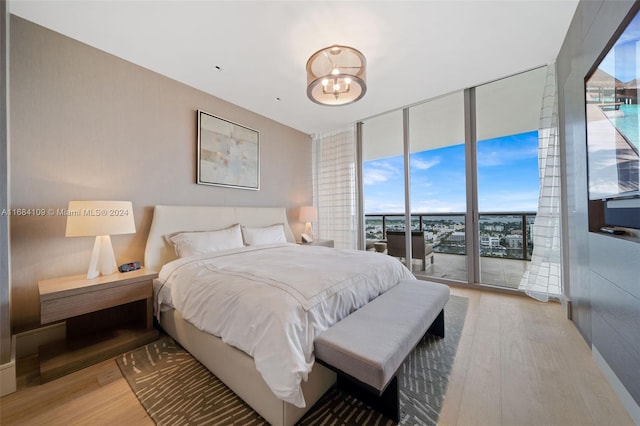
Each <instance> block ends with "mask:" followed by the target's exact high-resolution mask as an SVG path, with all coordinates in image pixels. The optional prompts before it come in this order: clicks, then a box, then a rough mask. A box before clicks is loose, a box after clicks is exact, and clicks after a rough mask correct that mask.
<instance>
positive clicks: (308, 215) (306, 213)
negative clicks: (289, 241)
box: [300, 206, 318, 238]
mask: <svg viewBox="0 0 640 426" xmlns="http://www.w3.org/2000/svg"><path fill="white" fill-rule="evenodd" d="M317 221H318V209H316V208H315V207H314V206H302V207H300V222H305V225H304V233H305V234H307V235H309V236H310V237H311V238H313V225H312V222H317Z"/></svg>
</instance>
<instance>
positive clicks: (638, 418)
mask: <svg viewBox="0 0 640 426" xmlns="http://www.w3.org/2000/svg"><path fill="white" fill-rule="evenodd" d="M591 355H592V356H593V359H594V360H595V361H596V364H598V367H600V370H601V371H602V372H603V373H604V376H605V377H606V378H607V381H608V382H609V384H610V385H611V387H612V388H613V390H614V391H615V392H616V394H618V396H619V397H620V400H621V401H622V405H624V407H625V408H626V409H627V411H628V412H629V415H630V416H631V418H632V419H633V421H634V423H635V424H637V425H640V405H638V404H637V403H636V401H635V400H634V399H633V397H632V396H631V394H630V393H629V391H627V389H626V388H625V387H624V385H623V384H622V382H621V381H620V379H618V376H616V373H614V371H613V370H612V369H611V367H609V364H607V361H606V360H605V359H604V357H603V356H602V355H601V354H600V352H598V348H596V347H595V345H591Z"/></svg>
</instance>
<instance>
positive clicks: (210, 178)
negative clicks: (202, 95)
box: [196, 110, 260, 191]
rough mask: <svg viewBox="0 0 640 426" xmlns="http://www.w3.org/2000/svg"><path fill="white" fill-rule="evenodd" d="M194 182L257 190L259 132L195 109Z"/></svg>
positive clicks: (258, 187)
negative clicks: (195, 148)
mask: <svg viewBox="0 0 640 426" xmlns="http://www.w3.org/2000/svg"><path fill="white" fill-rule="evenodd" d="M197 115H198V146H197V171H196V183H197V184H200V185H214V186H224V187H228V188H238V189H249V190H255V191H257V190H259V189H260V132H258V131H257V130H254V129H251V128H249V127H246V126H243V125H241V124H238V123H234V122H233V121H229V120H226V119H224V118H221V117H217V116H215V115H213V114H210V113H208V112H205V111H202V110H198V111H197Z"/></svg>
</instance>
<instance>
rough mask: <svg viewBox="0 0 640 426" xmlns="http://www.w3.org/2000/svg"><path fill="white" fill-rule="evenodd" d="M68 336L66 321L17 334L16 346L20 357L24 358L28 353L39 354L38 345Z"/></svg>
mask: <svg viewBox="0 0 640 426" xmlns="http://www.w3.org/2000/svg"><path fill="white" fill-rule="evenodd" d="M66 337H67V327H66V323H64V322H60V323H57V324H53V325H48V326H45V327H40V328H36V329H34V330H29V331H25V332H23V333H18V334H16V335H15V338H16V343H15V345H14V348H15V351H16V355H17V356H18V358H22V357H24V356H27V355H33V354H37V353H38V346H41V345H46V344H47V343H52V342H55V341H58V340H64V339H65V338H66Z"/></svg>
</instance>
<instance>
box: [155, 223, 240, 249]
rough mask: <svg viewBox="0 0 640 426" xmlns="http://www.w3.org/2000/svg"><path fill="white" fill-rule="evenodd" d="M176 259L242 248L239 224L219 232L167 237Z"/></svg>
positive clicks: (188, 233) (200, 232)
mask: <svg viewBox="0 0 640 426" xmlns="http://www.w3.org/2000/svg"><path fill="white" fill-rule="evenodd" d="M167 240H168V241H169V242H170V243H171V244H173V245H174V247H175V250H176V255H178V257H186V256H191V255H194V254H204V253H212V252H215V251H220V250H230V249H234V248H240V247H244V243H243V241H242V231H241V230H240V224H236V225H233V226H232V227H231V228H227V229H221V230H219V231H196V232H179V233H177V234H174V235H171V236H169V237H167Z"/></svg>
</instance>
